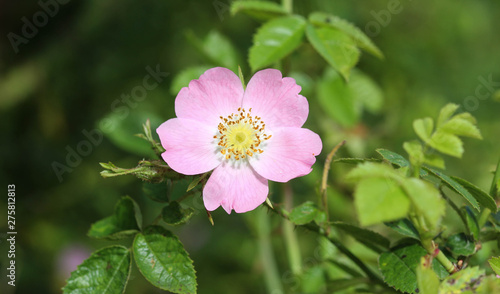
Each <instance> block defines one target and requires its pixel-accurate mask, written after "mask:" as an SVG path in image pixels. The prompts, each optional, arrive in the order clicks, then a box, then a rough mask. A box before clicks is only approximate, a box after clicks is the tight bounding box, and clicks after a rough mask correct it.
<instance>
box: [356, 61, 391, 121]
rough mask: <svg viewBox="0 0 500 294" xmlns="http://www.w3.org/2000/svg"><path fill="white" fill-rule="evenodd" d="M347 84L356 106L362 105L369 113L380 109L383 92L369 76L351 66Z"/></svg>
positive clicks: (382, 102)
mask: <svg viewBox="0 0 500 294" xmlns="http://www.w3.org/2000/svg"><path fill="white" fill-rule="evenodd" d="M347 86H348V87H349V88H350V89H351V92H352V96H353V98H354V101H355V103H356V105H357V106H358V108H360V107H361V106H363V107H364V109H366V110H367V111H369V112H371V113H378V112H379V111H380V110H381V109H382V106H383V105H384V96H383V92H382V90H381V89H380V87H379V86H378V85H377V83H375V81H373V79H372V78H371V77H370V76H368V75H366V74H365V73H363V72H362V71H360V70H358V69H356V68H353V69H352V71H351V76H350V80H349V83H347ZM360 112H361V110H360Z"/></svg>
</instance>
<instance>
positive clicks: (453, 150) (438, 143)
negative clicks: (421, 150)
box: [426, 130, 464, 158]
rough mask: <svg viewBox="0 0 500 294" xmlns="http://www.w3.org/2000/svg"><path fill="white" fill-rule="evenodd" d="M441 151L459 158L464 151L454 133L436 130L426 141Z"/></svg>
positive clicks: (460, 141) (461, 143)
mask: <svg viewBox="0 0 500 294" xmlns="http://www.w3.org/2000/svg"><path fill="white" fill-rule="evenodd" d="M426 143H427V144H428V145H429V146H431V147H432V148H434V149H436V150H438V151H439V152H441V153H444V154H447V155H450V156H454V157H458V158H461V157H462V154H463V153H464V147H463V142H462V140H460V138H458V137H457V136H455V135H452V134H450V133H446V132H444V131H441V130H438V131H436V132H434V134H432V137H431V138H430V140H429V141H427V142H426Z"/></svg>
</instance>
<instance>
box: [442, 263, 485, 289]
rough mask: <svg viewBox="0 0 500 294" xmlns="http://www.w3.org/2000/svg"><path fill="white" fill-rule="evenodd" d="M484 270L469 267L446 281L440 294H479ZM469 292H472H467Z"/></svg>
mask: <svg viewBox="0 0 500 294" xmlns="http://www.w3.org/2000/svg"><path fill="white" fill-rule="evenodd" d="M482 276H484V270H482V269H480V268H479V267H477V266H475V267H467V268H465V269H462V270H461V271H458V272H456V273H454V274H453V275H451V276H449V277H447V278H446V279H444V281H443V282H442V283H441V287H439V293H477V292H476V291H475V290H477V288H478V286H479V285H480V284H481V277H482ZM467 290H469V291H470V292H466V291H467Z"/></svg>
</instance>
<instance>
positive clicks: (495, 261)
mask: <svg viewBox="0 0 500 294" xmlns="http://www.w3.org/2000/svg"><path fill="white" fill-rule="evenodd" d="M488 263H489V264H490V266H491V268H492V269H493V271H494V272H495V274H497V275H500V257H492V258H490V259H489V260H488Z"/></svg>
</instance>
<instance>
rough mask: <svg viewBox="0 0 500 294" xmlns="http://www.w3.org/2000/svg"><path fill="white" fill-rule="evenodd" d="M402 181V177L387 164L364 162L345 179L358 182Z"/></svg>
mask: <svg viewBox="0 0 500 294" xmlns="http://www.w3.org/2000/svg"><path fill="white" fill-rule="evenodd" d="M373 177H375V178H387V179H400V178H401V176H400V175H399V174H398V173H397V172H396V170H394V169H393V168H392V167H391V166H390V165H388V164H385V163H375V162H368V161H367V162H363V163H361V164H358V165H357V166H356V167H355V168H353V169H352V170H351V171H350V172H349V173H348V174H347V175H346V177H345V179H346V180H347V181H351V182H356V181H359V180H362V179H365V178H373Z"/></svg>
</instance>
